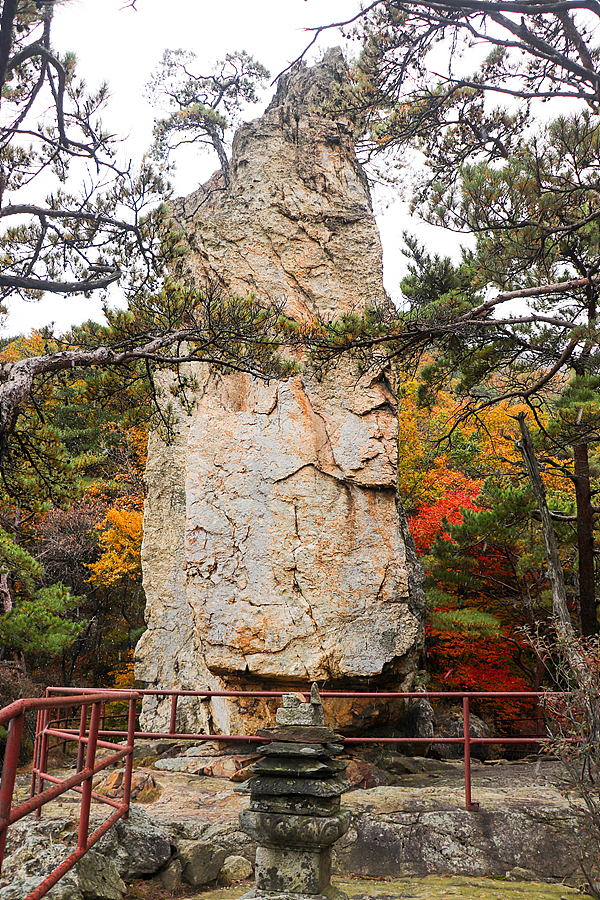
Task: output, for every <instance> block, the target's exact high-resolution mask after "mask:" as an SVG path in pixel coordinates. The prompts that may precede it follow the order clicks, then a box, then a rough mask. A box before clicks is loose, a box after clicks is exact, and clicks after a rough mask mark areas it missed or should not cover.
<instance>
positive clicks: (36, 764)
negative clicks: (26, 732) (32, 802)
mask: <svg viewBox="0 0 600 900" xmlns="http://www.w3.org/2000/svg"><path fill="white" fill-rule="evenodd" d="M42 712H43V710H41V709H38V714H37V718H36V722H35V742H34V745H33V765H32V767H31V787H30V788H29V797H30V798H33V797H35V788H36V783H37V772H38V771H39V768H40V751H41V740H42V722H43V718H42Z"/></svg>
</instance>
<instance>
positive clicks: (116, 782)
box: [96, 769, 160, 803]
mask: <svg viewBox="0 0 600 900" xmlns="http://www.w3.org/2000/svg"><path fill="white" fill-rule="evenodd" d="M124 783H125V770H124V769H118V770H117V771H116V772H111V773H110V775H108V776H107V777H106V778H105V779H104V780H103V781H102V782H101V783H100V784H99V785H98V786H97V787H96V792H97V793H98V794H104V796H105V797H110V798H111V799H113V800H120V799H121V798H122V797H123V791H124ZM159 795H160V788H159V787H158V785H157V783H156V780H155V778H154V777H153V776H152V775H151V774H150V773H149V772H135V771H134V772H132V773H131V799H132V800H137V801H139V802H140V803H149V802H151V801H152V800H155V799H157V798H158V797H159Z"/></svg>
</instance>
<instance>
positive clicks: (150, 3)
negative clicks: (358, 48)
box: [5, 0, 451, 334]
mask: <svg viewBox="0 0 600 900" xmlns="http://www.w3.org/2000/svg"><path fill="white" fill-rule="evenodd" d="M127 2H128V0H69V2H67V3H65V4H64V6H62V7H58V8H57V10H56V14H55V19H54V23H53V40H54V44H55V45H56V46H57V47H58V48H60V49H61V50H63V51H64V50H73V51H74V52H75V53H76V55H77V58H78V72H79V74H80V75H81V76H82V77H84V78H85V80H86V81H87V83H88V85H89V86H90V87H92V86H95V85H97V84H99V83H100V82H102V81H107V82H108V84H109V87H110V92H111V99H110V103H109V105H108V107H107V109H106V112H105V114H104V116H103V119H104V123H105V125H106V126H107V127H109V128H110V130H111V131H113V132H114V133H115V134H117V135H119V136H120V137H122V138H123V154H124V156H126V157H128V158H131V159H132V160H133V161H134V164H135V163H136V162H137V161H139V159H140V158H141V156H142V155H143V153H144V152H145V151H146V150H147V148H148V146H149V144H150V142H151V137H152V123H153V117H154V113H155V111H154V110H153V109H152V108H151V107H150V105H149V104H148V102H147V101H146V99H145V97H144V86H145V84H146V82H147V81H148V79H149V77H150V75H151V73H152V71H153V69H154V68H155V67H156V65H157V64H158V63H159V61H160V58H161V56H162V54H163V51H164V50H165V49H166V48H171V49H177V48H180V47H181V48H185V49H190V50H193V51H194V52H195V53H196V54H197V56H198V58H199V59H200V60H201V61H203V62H204V63H205V65H206V69H210V67H211V65H212V64H213V63H214V62H215V61H216V60H218V59H221V58H223V56H224V55H225V53H227V52H229V51H235V50H246V51H248V53H250V54H252V55H253V56H254V57H255V58H256V59H258V60H259V61H260V62H262V63H263V65H265V66H267V68H268V69H269V70H270V71H271V73H272V74H273V75H276V74H278V73H279V72H281V71H282V70H283V69H284V68H285V67H286V66H287V65H288V64H289V63H290V62H291V61H292V60H294V59H295V58H296V57H297V56H298V55H299V54H300V53H301V52H302V50H303V49H304V48H305V47H306V45H307V43H308V41H309V40H310V35H309V34H307V32H306V31H305V28H306V27H308V26H311V25H318V24H321V23H325V22H335V21H340V20H343V19H346V18H348V17H349V16H350V15H352V14H353V12H355V11H356V10H358V8H359V4H358V2H357V0H253V2H248V0H167V2H165V0H137V3H136V5H137V10H134V9H132V8H127V7H126V6H125V4H126V3H127ZM344 43H345V42H344V41H343V39H341V37H340V35H339V33H338V32H334V31H329V32H326V34H325V35H324V36H323V38H322V39H321V41H320V47H321V48H323V47H326V46H334V45H336V44H342V46H344ZM350 46H351V47H352V45H350ZM346 49H347V47H346ZM316 53H318V50H313V51H311V54H310V55H309V60H310V59H311V58H312V59H314V56H315V54H316ZM273 90H274V89H273V88H272V89H271V90H270V92H269V93H271V92H272V91H273ZM267 99H268V98H267ZM257 114H258V113H257ZM216 168H218V164H217V161H216V159H215V158H213V157H210V156H209V155H200V154H195V153H193V154H190V155H189V157H187V158H186V160H185V162H180V164H179V166H178V171H177V173H176V177H175V187H176V189H177V192H178V193H179V194H184V193H189V192H190V191H192V190H194V189H195V188H196V187H197V186H198V184H200V183H202V182H203V181H205V180H206V179H207V178H208V176H209V175H210V174H211V173H212V172H213V171H214V170H215V169H216ZM374 200H375V207H376V212H377V213H378V222H379V226H380V229H381V232H382V240H383V246H384V268H385V281H386V287H387V289H388V291H390V292H391V293H392V294H394V293H396V291H397V285H398V281H399V278H400V277H401V274H402V272H403V267H404V263H403V259H402V257H401V256H400V254H399V247H400V244H401V232H402V230H403V229H404V228H407V227H408V228H410V230H412V231H416V232H417V233H418V234H419V235H420V236H421V237H422V239H424V240H427V243H428V244H429V245H430V246H431V247H432V249H440V248H441V250H442V251H443V252H444V253H447V252H449V250H450V249H451V247H449V246H448V236H447V234H445V233H444V232H442V231H441V229H433V228H431V227H430V226H424V225H423V224H422V223H418V222H416V221H415V222H410V221H409V220H408V218H407V214H406V207H405V206H404V205H403V204H402V203H399V202H398V203H395V204H394V205H393V207H391V208H388V209H387V210H386V209H385V206H386V204H387V201H388V200H389V192H388V191H386V192H384V191H383V190H376V192H375V197H374ZM98 314H99V302H98V301H97V300H93V299H92V300H85V299H84V298H80V297H79V298H77V299H76V300H74V301H67V300H64V299H63V298H60V297H48V298H47V299H43V300H42V301H40V302H39V303H36V304H32V303H22V302H21V303H20V302H17V301H15V302H13V301H11V312H10V317H9V320H8V322H7V325H6V327H5V333H6V332H8V333H11V334H16V333H19V332H21V331H25V332H28V331H29V330H30V329H31V328H35V327H40V326H42V325H45V324H48V323H49V322H51V321H53V322H54V323H55V324H56V326H57V327H58V328H59V329H64V328H67V327H68V326H69V325H70V324H74V323H79V322H82V321H85V320H86V319H88V318H93V317H97V316H98Z"/></svg>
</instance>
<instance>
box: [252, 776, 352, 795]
mask: <svg viewBox="0 0 600 900" xmlns="http://www.w3.org/2000/svg"><path fill="white" fill-rule="evenodd" d="M349 787H350V782H349V781H346V780H345V779H343V778H338V777H337V776H334V777H333V778H327V779H326V780H323V781H321V780H320V779H316V778H270V777H269V776H268V775H257V776H256V778H253V779H252V781H249V782H246V783H244V784H242V785H241V786H240V787H237V788H236V791H241V792H242V793H244V794H249V793H252V794H274V795H275V796H281V795H287V794H299V795H301V796H304V795H306V796H307V797H339V796H340V795H341V794H343V793H344V792H345V791H347V790H348V788H349Z"/></svg>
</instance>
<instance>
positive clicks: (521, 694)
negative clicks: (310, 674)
mask: <svg viewBox="0 0 600 900" xmlns="http://www.w3.org/2000/svg"><path fill="white" fill-rule="evenodd" d="M81 690H83V689H82V688H67V689H65V688H57V687H55V688H48V689H47V693H48V695H49V696H50V695H52V694H53V693H57V692H62V693H65V694H66V693H77V692H78V691H81ZM86 690H87V689H86ZM113 693H116V692H113ZM138 693H139V694H140V695H142V696H153V697H171V707H170V716H169V730H168V731H164V732H148V731H136V732H135V733H134V737H135V738H142V739H143V738H146V739H166V738H179V739H181V740H194V741H225V742H232V743H233V742H239V743H264V738H261V737H257V736H256V735H231V734H195V733H194V734H192V733H187V732H178V731H177V704H178V700H179V698H180V697H231V698H235V697H242V698H255V697H264V698H275V697H281V695H282V694H283V693H285V691H282V690H279V691H208V690H207V691H184V690H147V689H144V690H139V691H138ZM304 693H306V695H307V699H308V696H309V694H310V691H306V690H305V689H304ZM545 696H548V694H547V693H544V692H536V691H491V692H488V691H486V692H477V691H463V692H461V691H451V692H442V691H427V692H425V691H418V692H397V691H321V697H322V698H323V699H334V698H341V699H344V698H358V699H363V700H380V701H381V700H398V699H406V700H409V699H418V700H423V699H427V700H459V701H461V703H462V709H463V722H464V726H463V736H462V737H454V738H451V737H438V736H435V735H434V736H433V737H347V738H344V745H353V744H397V745H402V744H413V745H414V744H416V743H418V744H462V745H463V746H464V770H465V808H466V809H468V810H471V811H474V810H477V809H479V803H478V802H477V801H475V800H473V797H472V786H471V748H472V747H473V745H493V744H496V745H503V746H504V745H506V746H519V745H521V746H528V745H529V746H531V745H535V746H538V747H539V746H541V745H542V744H543V743H544V742H545V741H546V740H547V737H545V736H540V735H539V734H537V733H536V735H524V736H522V737H514V736H511V737H494V738H481V737H472V736H471V728H470V712H471V711H470V701H473V700H475V701H477V702H482V701H488V700H515V699H516V700H534V701H537V702H538V703H539V701H540V699H541V698H542V697H545ZM106 718H107V716H106V711H105V710H104V721H106ZM108 718H110V717H108ZM57 733H58V732H57ZM62 733H63V734H73V733H74V732H73V731H72V730H69V729H67V728H65V729H63V731H62ZM100 734H101V736H102V737H105V736H111V735H112V736H113V737H124V736H125V732H124V731H117V730H114V731H110V730H109V731H104V730H103V731H101V732H100Z"/></svg>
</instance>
